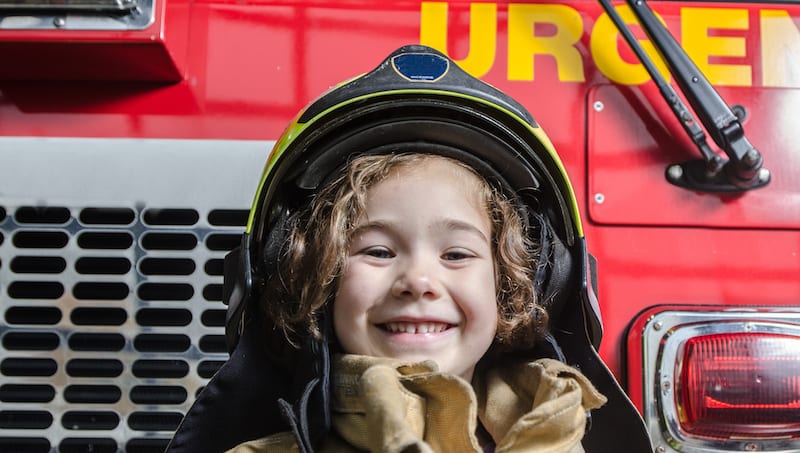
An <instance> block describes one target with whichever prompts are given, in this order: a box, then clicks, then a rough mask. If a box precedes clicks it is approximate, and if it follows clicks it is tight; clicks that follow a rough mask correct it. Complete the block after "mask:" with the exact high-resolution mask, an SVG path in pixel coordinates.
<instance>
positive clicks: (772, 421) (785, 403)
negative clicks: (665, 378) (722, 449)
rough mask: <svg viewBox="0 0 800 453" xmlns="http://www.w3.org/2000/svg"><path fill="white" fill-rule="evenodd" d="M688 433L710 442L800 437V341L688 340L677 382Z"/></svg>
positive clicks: (742, 336) (765, 336)
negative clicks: (713, 440)
mask: <svg viewBox="0 0 800 453" xmlns="http://www.w3.org/2000/svg"><path fill="white" fill-rule="evenodd" d="M675 398H676V403H677V404H678V406H679V408H678V419H679V423H680V425H681V428H682V430H683V431H685V432H686V433H687V434H689V435H692V436H699V437H705V438H710V439H748V438H750V439H764V438H771V439H778V438H783V439H793V438H798V437H800V337H797V336H792V335H782V334H777V333H755V332H751V333H749V332H741V333H739V332H733V333H720V334H711V335H703V336H697V337H693V338H689V339H687V340H686V342H685V344H684V349H683V360H682V362H681V368H680V371H679V375H678V379H677V382H676V394H675Z"/></svg>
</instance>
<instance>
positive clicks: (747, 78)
mask: <svg viewBox="0 0 800 453" xmlns="http://www.w3.org/2000/svg"><path fill="white" fill-rule="evenodd" d="M748 27H749V21H748V16H747V10H746V9H725V8H683V9H682V10H681V30H682V36H681V42H682V43H683V48H684V50H686V54H687V55H689V57H690V58H691V59H692V60H693V61H694V63H695V64H696V65H697V67H698V68H699V69H700V71H702V72H703V74H705V76H706V77H707V78H708V80H709V81H710V82H711V83H712V84H715V85H731V86H750V85H752V84H753V79H752V76H753V74H752V67H751V66H750V65H736V64H712V63H710V62H709V57H744V56H746V46H745V39H744V38H743V37H734V36H709V33H708V32H709V30H711V29H717V30H747V29H748Z"/></svg>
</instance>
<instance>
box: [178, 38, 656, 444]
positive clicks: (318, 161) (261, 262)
mask: <svg viewBox="0 0 800 453" xmlns="http://www.w3.org/2000/svg"><path fill="white" fill-rule="evenodd" d="M420 150H424V152H426V153H433V154H440V155H443V156H447V157H451V158H454V159H457V160H460V161H462V162H464V163H466V164H468V165H470V166H471V167H472V168H474V169H475V170H476V171H477V172H478V173H480V174H481V175H482V176H483V177H484V178H485V179H486V180H487V181H488V182H489V183H490V184H492V185H494V186H495V187H498V188H499V189H501V190H502V191H504V192H505V193H506V194H507V195H508V196H509V198H511V199H513V200H515V201H516V203H517V204H518V205H519V206H520V208H521V210H522V211H524V212H523V217H524V218H525V220H526V221H527V223H528V226H529V228H528V231H530V232H531V233H530V234H532V235H534V236H535V237H534V238H533V239H534V240H535V242H536V243H537V244H540V248H541V250H540V260H539V263H540V264H539V265H538V268H537V269H536V272H535V280H536V281H535V285H536V288H537V290H538V291H539V293H540V300H541V301H542V304H543V305H544V306H545V308H546V309H547V310H548V313H549V316H550V326H551V332H552V335H550V336H549V337H548V339H547V342H546V343H547V344H544V345H542V347H541V348H539V349H541V350H537V351H536V354H540V355H546V356H550V357H552V358H557V359H560V360H562V361H565V362H567V363H568V364H570V365H573V366H576V367H578V368H579V369H581V371H583V372H584V374H586V375H587V376H588V377H589V379H590V380H592V382H593V383H594V384H595V385H596V386H597V387H598V389H599V390H600V391H601V392H603V393H604V394H605V395H606V396H607V397H608V398H609V403H608V404H606V406H604V407H603V408H601V409H600V410H598V411H594V412H593V413H594V414H595V416H594V417H595V422H594V424H595V427H594V428H593V429H592V430H590V432H589V434H588V435H587V438H588V440H585V441H584V444H585V445H592V444H597V445H604V447H603V446H600V447H596V448H591V447H587V451H606V450H607V449H608V448H609V446H611V445H613V446H614V447H615V448H616V447H620V446H623V447H624V446H625V445H623V444H624V442H623V443H622V444H621V443H620V439H619V438H618V437H617V436H614V434H613V432H614V431H616V430H617V429H618V428H619V424H618V423H619V421H620V420H626V419H630V420H632V421H633V423H634V425H632V426H634V427H635V428H634V429H638V430H639V431H641V433H642V434H641V436H638V437H637V436H630V437H631V438H634V439H636V440H634V441H632V442H633V443H631V444H630V445H629V446H630V448H623V450H626V451H637V452H638V451H647V449H649V441H647V438H646V434H644V433H645V431H644V427H643V425H642V423H641V419H640V418H639V416H638V413H637V412H636V411H635V409H634V408H633V406H632V405H631V403H630V401H629V400H628V399H627V397H626V396H625V394H624V393H623V392H622V390H621V389H620V388H619V386H618V384H617V383H616V381H615V380H614V378H613V377H612V376H611V374H610V372H609V371H608V369H607V368H606V367H605V365H604V364H603V363H602V361H601V360H600V358H599V357H598V355H597V352H596V348H597V347H598V346H599V343H600V338H601V335H602V333H601V322H600V315H599V310H598V306H597V303H596V299H595V296H594V290H593V287H592V285H591V283H590V282H591V279H590V274H592V272H590V269H591V268H592V267H591V266H590V256H589V255H588V253H587V251H586V246H585V240H584V236H583V230H582V227H581V220H580V215H579V212H578V204H577V201H576V199H575V195H574V193H573V190H572V186H571V184H570V182H569V178H568V176H567V174H566V172H565V170H564V167H563V165H562V164H561V161H560V159H559V157H558V155H557V154H556V152H555V150H554V148H553V145H552V144H551V142H550V140H549V139H548V138H547V136H546V135H545V133H544V131H543V130H542V129H541V128H540V127H539V126H538V124H537V123H536V122H535V121H534V119H533V117H532V116H531V115H530V114H529V113H528V112H527V111H526V110H525V109H524V108H523V107H522V106H521V105H520V104H519V103H517V102H516V101H514V100H513V99H511V98H510V97H508V96H507V95H505V94H504V93H502V92H501V91H499V90H497V89H495V88H493V87H491V86H490V85H487V84H486V83H484V82H481V81H480V80H478V79H476V78H474V77H472V76H470V75H469V74H467V73H466V72H464V71H463V70H462V69H461V68H459V67H458V66H457V65H456V64H455V63H454V62H453V61H452V60H450V59H449V58H448V57H446V56H445V55H443V54H441V53H440V52H438V51H436V50H434V49H431V48H429V47H424V46H405V47H402V48H400V49H398V50H396V51H395V52H393V53H392V54H391V55H389V57H388V58H387V59H386V60H384V61H383V62H382V63H381V64H380V65H379V66H378V67H377V68H375V69H374V70H373V71H371V72H369V73H367V74H364V75H362V76H359V77H356V78H354V79H352V80H350V81H347V82H345V83H343V84H341V85H339V86H336V87H334V88H333V89H331V90H329V91H328V92H327V93H325V94H324V95H323V96H321V97H320V98H319V99H317V100H316V101H314V102H313V103H312V104H310V105H309V106H308V107H307V108H306V109H304V110H303V111H302V112H300V114H299V115H298V116H297V117H296V118H295V119H294V120H293V121H292V123H291V124H290V125H289V127H288V128H287V129H286V130H285V131H284V133H283V135H282V136H281V137H280V139H278V141H277V142H276V143H275V146H274V148H273V150H272V153H271V154H270V156H269V159H268V161H267V164H266V168H265V170H264V173H263V176H262V178H261V182H260V184H259V186H258V190H257V193H256V196H255V199H254V201H253V205H252V208H251V211H250V216H249V220H248V223H247V229H246V231H245V233H244V235H243V240H242V245H241V247H240V248H239V249H237V250H236V251H234V252H232V253H231V254H230V255H229V256H228V257H226V263H225V290H224V299H225V301H226V303H228V316H227V323H226V336H227V340H228V346H229V349H230V350H231V354H232V356H231V360H230V361H229V362H228V364H226V366H225V367H223V369H221V370H220V372H219V373H218V375H217V376H216V377H215V378H214V381H218V382H221V381H223V380H224V379H225V377H224V374H223V373H224V372H225V369H226V368H232V367H234V366H237V365H232V364H231V362H236V361H237V360H249V361H250V362H253V361H254V359H253V357H252V356H253V351H260V350H261V349H263V346H261V345H259V343H260V342H263V336H259V335H255V338H256V340H253V339H252V338H251V339H250V340H247V338H248V336H247V332H248V330H251V331H252V330H253V326H254V325H257V326H259V328H261V321H259V319H258V318H259V316H251V315H250V312H253V311H255V310H251V307H252V306H253V305H254V300H255V299H257V297H255V296H257V294H253V293H254V292H257V291H258V289H257V288H259V285H260V284H259V281H258V279H263V278H264V275H266V274H267V273H269V272H272V271H273V270H274V269H275V266H276V265H277V255H278V251H279V250H280V249H281V244H283V243H284V242H285V241H286V239H287V238H286V231H287V230H286V228H285V226H286V222H287V219H288V218H289V216H291V215H292V214H293V213H295V212H298V211H299V210H302V209H304V208H305V207H306V204H307V203H308V202H309V199H310V197H309V195H310V194H313V193H315V192H316V191H317V190H318V189H319V188H320V187H321V186H322V185H324V184H325V183H326V182H327V181H329V180H330V178H331V177H332V175H335V174H337V173H338V171H340V170H341V169H342V168H343V167H344V166H345V164H346V162H347V161H348V160H349V158H351V157H353V156H355V155H361V154H386V153H402V152H411V151H416V152H419V151H420ZM240 337H241V340H240ZM242 343H245V344H244V345H242ZM326 348H327V346H326V341H325V339H324V338H323V339H322V340H315V339H313V338H308V339H307V341H306V342H304V343H303V344H302V347H301V348H300V350H299V351H298V356H299V357H302V358H300V359H298V363H301V364H302V369H300V370H297V371H296V372H295V373H294V374H293V375H292V376H284V377H279V378H275V379H277V380H279V381H280V382H278V383H277V384H274V385H273V386H272V388H271V389H270V390H269V392H271V393H270V394H269V395H268V396H266V397H265V396H264V395H259V397H260V398H262V399H261V400H260V401H263V402H264V404H269V402H270V401H271V400H273V399H275V400H280V401H282V402H281V403H279V404H278V405H279V406H280V407H278V408H277V410H279V411H281V412H283V413H284V415H286V414H287V413H288V414H290V415H292V414H293V416H295V417H294V420H296V423H294V422H290V423H289V425H292V426H290V427H291V428H292V429H294V430H295V432H296V433H298V435H299V437H301V438H304V439H306V441H307V445H312V444H313V443H314V439H315V438H318V437H320V436H323V435H324V434H325V432H327V430H328V427H329V418H328V417H329V414H328V413H327V410H328V403H327V395H328V390H327V386H328V382H327V379H328V362H327V360H328V352H327V349H326ZM244 350H247V351H249V352H246V353H245V352H242V351H244ZM256 354H258V352H256ZM250 366H253V365H252V364H251V365H250ZM262 371H263V370H262ZM266 373H272V374H273V375H274V374H275V373H277V371H275V370H267V371H266ZM221 375H222V376H221ZM232 376H233V377H232V378H231V379H233V378H237V379H240V380H241V379H242V377H243V376H252V373H245V372H243V371H241V369H237V371H236V372H234V373H233V374H232ZM214 381H212V383H210V384H209V387H212V384H214ZM254 385H258V383H255V384H254ZM281 385H284V386H285V387H291V388H292V389H290V390H286V391H283V390H278V388H279V387H280V386H281ZM217 387H219V385H217ZM256 399H257V398H255V399H254V398H250V399H249V401H248V402H252V401H255V400H256ZM251 404H252V403H251ZM195 406H198V403H195ZM193 410H194V409H193ZM299 412H303V413H305V414H310V415H309V416H307V417H306V416H302V415H301V416H300V417H296V416H297V415H299ZM604 413H605V414H613V415H603V414H604ZM190 414H191V413H190ZM188 418H189V415H187V419H188ZM289 418H290V419H291V418H292V417H289ZM184 423H186V422H184ZM598 425H600V426H598ZM262 429H267V433H268V432H271V431H269V429H271V428H263V427H262ZM591 437H595V440H592V439H591ZM604 437H608V439H605V438H604ZM178 438H179V436H178V435H176V439H178ZM250 438H252V437H250ZM242 440H244V439H242ZM174 445H175V440H173V446H174ZM644 446H646V448H643V447H644Z"/></svg>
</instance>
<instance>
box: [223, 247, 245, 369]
mask: <svg viewBox="0 0 800 453" xmlns="http://www.w3.org/2000/svg"><path fill="white" fill-rule="evenodd" d="M222 282H223V283H222V302H223V303H224V304H225V305H227V306H228V309H227V311H226V312H225V344H226V345H227V347H228V353H232V352H233V350H234V349H235V348H236V344H237V343H238V342H239V337H240V336H241V334H242V329H243V328H244V320H243V318H244V316H245V311H246V310H245V308H246V307H247V305H248V303H249V301H250V298H251V296H252V292H253V269H252V267H251V265H250V235H248V234H243V235H242V243H241V244H240V245H239V246H238V247H236V248H235V249H233V250H231V251H230V252H228V254H227V255H225V260H224V264H223V279H222Z"/></svg>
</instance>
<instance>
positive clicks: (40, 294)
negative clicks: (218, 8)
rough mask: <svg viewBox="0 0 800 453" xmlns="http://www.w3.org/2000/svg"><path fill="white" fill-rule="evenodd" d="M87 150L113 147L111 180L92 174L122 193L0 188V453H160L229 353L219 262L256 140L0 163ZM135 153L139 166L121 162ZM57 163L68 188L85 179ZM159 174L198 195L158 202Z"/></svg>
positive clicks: (129, 145)
mask: <svg viewBox="0 0 800 453" xmlns="http://www.w3.org/2000/svg"><path fill="white" fill-rule="evenodd" d="M65 144H66V145H69V146H67V147H68V148H69V147H70V146H71V147H74V148H75V149H74V154H72V155H69V154H64V153H65V151H64V150H63V149H61V148H63V147H64V145H65ZM100 148H102V149H116V150H117V151H116V152H108V153H107V155H106V156H105V159H106V160H105V161H104V162H101V163H102V164H103V165H104V167H105V168H108V169H109V170H108V171H109V172H112V173H119V174H116V175H112V176H113V177H111V178H110V175H108V174H106V173H103V174H102V176H101V178H106V179H116V180H118V181H125V182H124V183H122V184H123V185H124V186H125V187H126V188H127V189H128V190H125V191H122V190H120V191H117V192H119V193H122V192H125V194H126V197H120V196H119V195H118V194H116V195H112V196H109V194H108V193H107V192H105V191H104V192H103V193H91V191H89V192H82V191H81V189H80V188H79V187H76V188H75V189H73V190H72V192H74V193H69V191H68V192H67V193H65V192H64V191H63V190H59V189H58V186H59V184H58V183H56V184H54V185H52V186H53V187H54V188H55V190H52V193H47V189H45V188H42V187H41V186H38V184H47V183H48V181H44V180H43V181H38V180H37V178H35V177H34V178H21V179H19V180H17V181H13V182H12V183H9V182H8V181H7V180H4V181H5V182H2V183H0V184H2V185H1V186H0V312H1V313H2V317H1V318H0V451H3V452H6V451H8V452H11V451H42V452H49V451H63V452H71V451H93V452H98V451H110V452H116V451H128V452H149V451H163V449H164V447H165V446H166V444H167V442H168V440H169V438H170V437H171V435H172V432H173V431H174V430H175V429H176V428H177V426H178V424H179V423H180V420H181V418H182V417H183V414H184V413H185V412H186V410H188V408H189V406H190V405H191V403H192V402H193V400H194V397H195V396H196V395H197V393H198V392H199V391H200V390H201V389H202V387H203V386H204V385H205V384H206V383H207V381H208V379H209V378H210V377H211V376H213V374H214V373H215V372H216V370H217V369H219V367H220V366H222V364H224V362H225V360H226V359H227V351H226V347H225V338H224V320H225V307H224V305H223V304H222V303H221V297H222V267H223V266H222V259H223V257H224V255H225V253H226V252H227V251H228V250H230V249H231V248H233V247H235V246H236V245H237V244H238V241H239V239H240V235H241V232H242V231H243V226H244V224H245V222H246V220H247V208H246V207H247V205H248V204H249V201H250V198H251V197H252V192H253V190H250V189H248V190H242V186H243V185H246V186H248V187H255V184H256V183H257V178H258V174H257V173H258V169H259V168H260V166H261V165H262V163H263V159H264V157H265V155H266V152H267V150H268V149H269V148H268V144H266V143H264V142H227V141H225V142H221V141H217V142H200V141H184V140H175V141H169V140H153V141H141V140H139V141H134V140H106V139H61V140H58V139H49V140H42V139H0V159H2V162H8V161H9V160H7V158H8V157H9V156H15V159H16V160H15V162H17V163H18V165H19V168H18V170H22V173H23V174H24V173H25V169H30V168H33V169H35V168H36V167H37V166H39V165H42V164H43V163H47V162H48V158H52V157H53V156H54V155H55V154H59V156H58V158H56V160H58V159H62V160H69V161H80V160H81V158H88V157H87V156H85V154H87V153H88V154H95V152H96V150H97V149H100ZM120 148H122V151H119V149H120ZM12 150H17V151H19V153H20V154H25V156H27V157H25V156H21V157H20V156H17V154H16V153H14V154H9V153H11V152H12ZM192 150H193V151H194V152H195V154H192V156H191V157H192V158H193V159H192V162H190V163H187V162H185V159H186V157H187V154H188V153H189V152H190V151H192ZM221 150H225V152H224V153H222V152H221ZM231 150H233V152H231ZM66 152H68V150H67V151H66ZM133 153H135V154H133ZM136 157H138V158H139V159H141V162H139V164H138V167H140V170H142V171H139V172H133V173H131V172H130V171H129V170H130V169H129V168H124V167H120V165H123V164H125V163H126V162H130V161H131V159H132V158H133V159H134V160H135V158H136ZM148 159H152V160H151V161H148ZM165 161H166V162H167V168H169V167H170V166H172V165H173V164H174V165H176V168H180V169H181V172H178V173H175V172H171V171H166V170H165V169H164V168H161V166H162V165H164V164H165ZM121 168H124V171H120V169H121ZM221 168H222V169H225V168H231V169H232V170H231V172H230V176H231V178H230V179H228V180H226V179H225V176H224V174H225V173H224V172H220V171H219V170H220V169H221ZM64 170H65V174H64V175H63V176H64V177H65V178H73V181H74V182H75V185H76V186H80V185H81V184H83V183H85V182H87V181H93V180H92V179H87V178H95V176H93V175H92V174H91V173H92V172H91V171H87V170H86V169H85V167H83V166H81V165H73V166H70V165H66V166H65V167H64ZM148 170H149V172H148ZM70 171H72V173H70ZM2 172H3V170H0V178H2V177H3V176H4V175H3V174H2ZM215 172H216V178H218V179H215V180H214V181H213V182H209V181H210V179H211V178H214V177H215ZM220 173H222V175H220ZM6 176H8V175H6ZM159 177H161V178H164V177H172V178H174V182H175V184H176V185H177V187H179V188H180V190H185V189H186V188H187V186H188V187H191V186H196V187H202V190H186V191H185V192H183V193H175V192H174V191H169V192H167V193H159V192H158V191H157V190H153V187H152V186H153V184H152V178H159ZM118 178H123V179H118ZM125 178H127V179H125ZM245 178H249V180H248V181H247V182H242V180H243V179H245ZM196 179H197V180H199V181H196ZM13 183H16V185H15V184H13ZM88 185H89V186H93V187H96V188H97V189H98V190H103V185H102V184H97V183H94V184H88ZM205 185H208V186H211V187H204V186H205ZM226 191H227V192H228V193H225V192H226ZM29 192H30V193H35V195H36V196H35V197H34V198H31V197H30V196H28V195H27V193H29ZM43 192H45V193H43ZM111 192H114V191H113V190H112V191H111ZM212 192H213V193H212ZM123 198H127V199H123Z"/></svg>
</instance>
